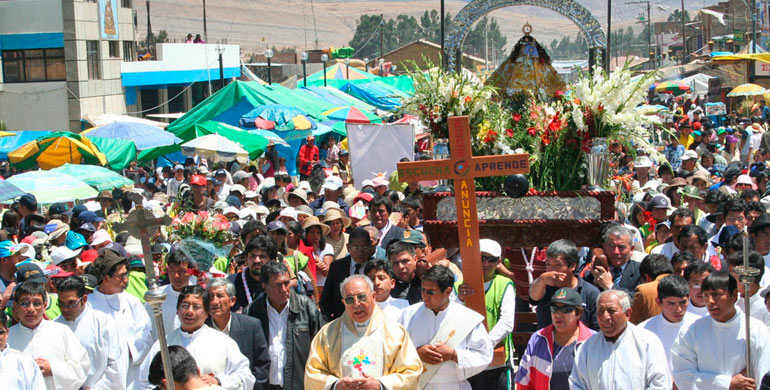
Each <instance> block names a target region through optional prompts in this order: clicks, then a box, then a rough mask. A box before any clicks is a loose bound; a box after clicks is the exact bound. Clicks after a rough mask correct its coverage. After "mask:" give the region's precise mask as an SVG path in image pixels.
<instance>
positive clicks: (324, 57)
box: [321, 53, 329, 87]
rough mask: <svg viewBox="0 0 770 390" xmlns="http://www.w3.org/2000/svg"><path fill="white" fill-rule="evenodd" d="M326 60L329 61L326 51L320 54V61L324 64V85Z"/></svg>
mask: <svg viewBox="0 0 770 390" xmlns="http://www.w3.org/2000/svg"><path fill="white" fill-rule="evenodd" d="M326 61H329V56H328V55H326V53H324V54H321V63H323V65H324V87H325V86H326Z"/></svg>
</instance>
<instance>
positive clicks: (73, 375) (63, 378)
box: [8, 282, 90, 390]
mask: <svg viewBox="0 0 770 390" xmlns="http://www.w3.org/2000/svg"><path fill="white" fill-rule="evenodd" d="M45 302H47V296H46V291H45V285H44V284H42V283H37V282H24V283H21V284H19V285H18V286H16V291H15V292H14V297H13V313H14V316H15V317H16V318H17V319H18V320H19V323H18V324H16V325H14V326H12V327H11V329H10V333H9V335H8V340H9V341H8V345H9V346H10V347H11V348H13V349H15V350H18V351H21V352H22V353H23V354H25V355H27V356H29V357H31V358H33V359H35V363H37V365H38V367H39V368H40V371H41V372H42V373H43V378H44V380H45V385H46V388H47V389H48V390H78V389H79V388H80V386H82V385H83V383H84V382H85V380H86V373H88V365H89V363H90V361H89V360H88V353H87V352H86V350H85V348H83V346H82V345H80V341H78V339H77V337H75V334H74V333H72V331H71V330H70V329H69V328H68V327H66V326H65V325H62V324H60V323H57V322H53V321H47V320H44V319H43V312H44V311H45V307H46V305H45Z"/></svg>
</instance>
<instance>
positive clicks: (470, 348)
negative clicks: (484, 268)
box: [399, 265, 493, 390]
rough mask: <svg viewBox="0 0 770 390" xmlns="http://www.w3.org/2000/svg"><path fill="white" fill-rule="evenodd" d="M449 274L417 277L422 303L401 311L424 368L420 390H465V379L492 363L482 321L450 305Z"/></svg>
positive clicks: (442, 270)
mask: <svg viewBox="0 0 770 390" xmlns="http://www.w3.org/2000/svg"><path fill="white" fill-rule="evenodd" d="M453 284H454V274H453V273H452V271H451V270H449V268H447V267H444V266H440V265H436V266H433V267H431V268H430V269H429V270H428V271H427V272H426V273H425V274H424V275H423V276H422V288H421V293H422V300H423V302H421V303H416V304H414V305H411V306H409V307H407V308H406V309H404V312H403V314H402V315H401V318H400V319H399V322H400V323H401V324H402V325H404V327H405V328H406V330H407V332H409V336H411V338H412V341H413V342H414V345H416V346H417V353H418V354H419V355H420V358H421V359H422V361H423V364H424V365H425V367H426V372H424V373H423V374H422V375H421V376H420V386H419V388H420V389H424V390H439V389H441V390H470V388H471V385H470V383H468V381H467V378H470V377H472V376H473V375H476V374H478V373H480V372H482V371H484V369H486V368H487V366H489V364H490V363H491V362H492V353H493V346H492V341H491V340H490V338H489V334H488V333H487V330H486V328H485V327H484V317H483V316H481V315H480V314H478V313H476V312H475V311H473V310H471V309H468V308H466V307H465V306H463V305H460V304H458V303H455V302H452V301H451V300H450V295H452V286H453Z"/></svg>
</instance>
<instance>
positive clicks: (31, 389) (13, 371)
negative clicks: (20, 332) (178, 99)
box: [0, 347, 46, 390]
mask: <svg viewBox="0 0 770 390" xmlns="http://www.w3.org/2000/svg"><path fill="white" fill-rule="evenodd" d="M0 389H4V390H5V389H9V390H10V389H18V390H46V388H45V380H43V374H42V373H41V372H40V369H39V368H38V367H37V363H35V361H34V360H32V358H31V357H29V356H27V355H25V354H23V353H21V352H19V351H17V350H15V349H13V348H10V347H5V350H3V351H1V352H0Z"/></svg>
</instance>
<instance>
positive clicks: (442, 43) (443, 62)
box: [440, 0, 446, 69]
mask: <svg viewBox="0 0 770 390" xmlns="http://www.w3.org/2000/svg"><path fill="white" fill-rule="evenodd" d="M440 31H441V69H444V64H445V63H446V54H444V0H441V29H440Z"/></svg>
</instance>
